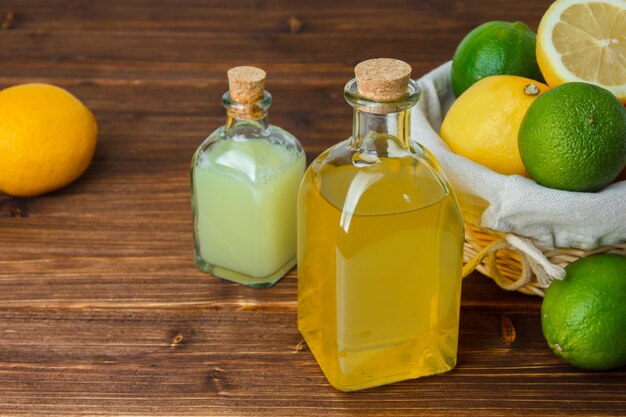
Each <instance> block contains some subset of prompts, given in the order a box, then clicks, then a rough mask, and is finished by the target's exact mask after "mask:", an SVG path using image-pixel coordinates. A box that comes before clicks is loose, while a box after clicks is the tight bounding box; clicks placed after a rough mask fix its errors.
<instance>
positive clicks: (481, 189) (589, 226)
mask: <svg viewBox="0 0 626 417" xmlns="http://www.w3.org/2000/svg"><path fill="white" fill-rule="evenodd" d="M450 68H451V63H450V62H448V63H446V64H444V65H442V66H440V67H439V68H437V69H435V70H433V71H431V72H430V73H428V74H426V75H425V76H424V77H423V78H421V79H420V80H419V83H420V85H421V87H422V89H423V95H422V98H421V100H420V102H419V104H418V105H417V106H416V107H415V109H414V110H413V112H412V115H411V123H412V139H413V140H415V141H417V142H418V143H420V144H422V145H423V146H424V147H426V148H427V149H428V150H430V151H431V152H432V153H433V154H434V155H435V156H436V158H437V159H438V161H439V163H440V164H441V166H442V168H443V170H444V172H445V174H446V176H447V177H448V179H449V181H450V183H451V184H452V187H453V189H454V191H455V192H456V194H457V197H458V198H459V200H461V203H462V204H463V206H464V209H465V212H466V213H465V215H466V220H469V221H470V222H472V223H473V224H478V225H480V226H481V227H483V228H487V229H492V230H495V231H497V232H502V233H505V234H514V235H516V236H522V237H525V238H528V239H530V241H531V242H532V243H533V244H534V245H535V246H536V247H538V248H541V249H544V250H547V249H553V248H580V249H593V248H596V247H598V246H604V245H614V244H616V243H619V242H623V241H626V181H621V182H619V183H614V184H611V185H609V186H607V187H606V188H604V189H603V190H600V191H598V192H595V193H580V192H569V191H561V190H553V189H550V188H546V187H543V186H541V185H539V184H537V183H536V182H535V181H533V180H531V179H528V178H524V177H521V176H518V175H512V176H506V175H501V174H498V173H496V172H494V171H492V170H490V169H488V168H486V167H484V166H482V165H480V164H477V163H474V162H472V161H470V160H469V159H466V158H464V157H462V156H460V155H456V154H454V153H452V152H451V151H450V149H449V148H448V147H447V145H446V144H445V143H444V142H443V140H442V139H441V138H440V137H439V135H438V132H439V128H440V127H441V122H442V120H443V116H444V115H445V113H446V111H447V110H448V109H449V108H450V105H451V104H452V102H453V101H454V94H453V93H452V87H451V85H450ZM474 216H475V217H474ZM468 217H470V218H468ZM471 217H474V218H471Z"/></svg>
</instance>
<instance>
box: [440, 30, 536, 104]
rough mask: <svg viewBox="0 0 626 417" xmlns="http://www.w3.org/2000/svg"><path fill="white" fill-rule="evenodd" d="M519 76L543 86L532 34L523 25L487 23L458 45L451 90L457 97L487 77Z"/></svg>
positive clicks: (469, 34) (453, 63)
mask: <svg viewBox="0 0 626 417" xmlns="http://www.w3.org/2000/svg"><path fill="white" fill-rule="evenodd" d="M503 74H504V75H519V76H520V77H526V78H530V79H532V80H536V81H541V82H543V76H542V75H541V71H540V70H539V65H537V58H536V57H535V32H533V31H532V30H530V28H529V27H528V26H526V24H524V23H522V22H514V23H510V22H499V21H493V22H487V23H483V24H482V25H480V26H478V27H477V28H475V29H474V30H472V31H471V32H470V33H468V34H467V35H466V36H465V38H463V40H462V41H461V43H460V44H459V46H458V47H457V48H456V52H455V53H454V57H453V58H452V89H453V90H454V94H455V95H456V96H457V97H458V96H460V95H461V93H463V92H464V91H465V90H467V89H468V88H470V86H471V85H472V84H474V83H475V82H476V81H478V80H480V79H481V78H484V77H487V76H489V75H503Z"/></svg>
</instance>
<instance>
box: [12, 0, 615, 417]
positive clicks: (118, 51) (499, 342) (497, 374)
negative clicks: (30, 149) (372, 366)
mask: <svg viewBox="0 0 626 417" xmlns="http://www.w3.org/2000/svg"><path fill="white" fill-rule="evenodd" d="M548 5H549V1H546V0H532V1H524V2H521V1H512V2H500V1H496V0H484V1H475V2H470V1H467V2H463V1H456V0H444V1H435V0H429V1H412V0H393V1H387V2H383V1H379V0H360V1H358V2H348V1H343V0H317V1H310V2H304V1H301V2H299V1H290V0H256V1H253V0H238V1H230V0H215V1H207V0H205V1H203V0H160V1H149V0H136V1H123V0H108V1H101V0H97V1H95V0H89V1H88V0H66V1H64V0H19V1H18V0H9V1H0V28H1V29H0V87H2V88H4V87H7V86H9V85H13V84H18V83H24V82H32V81H43V82H50V83H54V84H57V85H59V86H62V87H64V88H67V89H69V90H70V91H72V92H73V93H74V94H76V95H77V96H78V97H80V98H81V99H82V100H83V101H84V102H85V103H86V104H87V105H88V106H89V107H90V108H91V109H92V110H93V112H94V114H95V116H96V118H97V120H98V123H99V128H100V133H99V143H98V148H97V151H96V155H95V158H94V160H93V163H92V164H91V166H90V168H89V169H88V171H87V172H86V174H85V175H84V176H83V177H82V178H81V179H80V180H79V181H77V182H76V183H74V184H72V185H71V186H69V187H67V188H65V189H63V190H61V191H58V192H56V193H52V194H49V195H46V196H43V197H38V198H31V199H14V198H10V197H8V196H0V414H1V415H42V416H43V415H45V416H52V415H163V416H179V415H180V416H182V415H205V416H209V415H210V416H213V415H215V416H218V415H222V416H326V415H328V416H330V415H337V416H412V415H427V416H439V415H440V416H483V415H484V416H498V415H505V414H506V415H510V416H522V415H523V416H531V415H532V416H547V415H587V416H599V415H626V370H625V369H621V370H616V371H612V372H585V371H580V370H577V369H575V368H573V367H570V366H568V365H567V364H565V363H563V362H561V361H560V360H559V359H557V358H556V357H555V356H554V355H553V354H552V353H551V352H550V350H549V349H548V347H547V345H546V343H545V341H544V339H543V337H542V335H541V328H540V318H539V307H540V305H541V300H540V299H538V298H533V297H530V296H525V295H522V294H518V293H507V292H505V291H503V290H500V289H499V288H497V287H496V286H495V284H493V283H492V282H491V281H490V280H488V279H487V278H485V277H483V276H481V275H479V274H474V275H472V276H471V277H470V278H468V279H466V280H465V282H464V288H463V301H462V310H461V317H462V319H461V334H460V346H459V363H458V366H457V367H456V369H454V370H453V371H451V372H449V373H447V374H444V375H439V376H434V377H430V378H423V379H419V380H413V381H406V382H402V383H397V384H394V385H390V386H385V387H380V388H375V389H371V390H367V391H363V392H357V393H351V394H345V393H340V392H338V391H335V390H334V389H333V388H331V387H330V386H329V385H328V384H327V383H326V380H325V378H324V376H323V375H322V372H321V371H320V369H319V367H318V366H317V364H316V363H315V361H314V359H313V356H312V355H311V352H310V351H309V350H308V349H307V347H306V345H305V344H304V343H303V340H302V338H301V337H300V335H299V333H298V330H297V328H296V272H295V271H292V272H291V273H289V275H288V276H287V277H286V278H284V279H283V280H282V281H281V282H279V283H278V284H277V285H276V286H275V287H272V288H269V289H263V290H255V289H250V288H246V287H243V286H238V285H235V284H231V283H228V282H225V281H222V280H219V279H217V278H214V277H211V276H208V275H204V274H202V273H200V272H198V271H197V270H196V268H195V266H194V263H193V258H192V224H191V213H190V201H189V176H188V168H189V161H190V159H191V156H192V154H193V152H194V150H195V148H196V147H197V146H198V145H199V144H200V142H201V141H202V140H203V138H204V137H206V136H207V135H208V133H209V132H210V131H212V130H213V129H215V128H216V127H218V126H219V125H220V124H222V123H223V122H224V109H223V107H222V106H221V103H220V97H221V94H222V93H223V92H224V91H225V90H226V88H227V83H226V76H225V72H226V70H227V69H228V68H229V67H231V66H234V65H240V64H255V65H259V66H261V67H263V68H265V69H266V70H267V71H268V73H269V80H268V83H267V88H268V90H270V91H271V93H272V94H273V95H274V104H273V106H272V108H271V111H270V118H271V121H272V122H273V123H275V124H277V125H280V126H282V127H284V128H286V129H287V130H289V131H291V132H293V133H294V134H295V135H296V136H297V137H299V138H300V139H301V141H302V143H303V144H304V146H305V148H306V150H307V155H308V157H309V161H310V160H311V159H312V158H314V157H315V156H316V155H317V154H319V153H320V152H321V151H322V150H323V149H325V148H327V147H328V146H330V145H331V144H334V143H336V142H338V141H340V140H342V139H344V138H346V137H347V136H348V135H349V134H350V130H351V109H350V108H349V106H348V105H347V104H346V103H345V102H344V99H343V96H342V91H343V86H344V84H345V82H346V81H347V80H348V79H350V78H351V77H352V74H353V72H352V71H353V66H354V65H355V64H356V63H358V62H359V61H361V60H363V59H367V58H372V57H381V56H384V57H387V56H389V57H396V58H400V59H403V60H405V61H407V62H409V63H410V64H411V65H412V66H413V69H414V72H413V74H414V76H415V77H418V76H421V75H423V74H424V73H426V72H427V71H429V70H430V69H432V68H434V67H436V66H438V65H439V64H441V63H443V62H445V61H447V60H449V59H450V57H451V56H452V54H453V52H454V50H455V47H456V45H457V43H458V42H459V41H460V40H461V39H462V37H463V35H464V34H465V33H467V32H468V31H469V30H470V29H472V28H473V27H475V26H477V25H478V24H480V23H482V22H484V21H487V20H494V19H502V20H517V19H519V20H522V21H524V22H526V23H527V24H529V25H530V26H531V27H532V28H535V29H536V27H537V24H538V23H539V20H540V18H541V16H542V14H543V12H544V10H545V9H546V8H547V7H548ZM0 169H2V168H1V167H0Z"/></svg>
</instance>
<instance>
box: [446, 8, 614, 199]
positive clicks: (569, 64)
mask: <svg viewBox="0 0 626 417" xmlns="http://www.w3.org/2000/svg"><path fill="white" fill-rule="evenodd" d="M624 22H626V2H625V1H624V0H600V1H596V0H594V1H593V2H592V1H589V0H558V1H556V2H555V3H554V4H553V5H552V6H551V7H550V8H549V9H548V11H547V12H546V13H545V15H544V16H543V18H542V20H541V24H540V25H539V30H538V34H537V36H536V42H535V34H534V33H533V32H532V31H531V30H530V29H529V28H528V26H526V25H525V24H523V23H521V22H515V23H506V22H488V23H485V24H483V25H481V26H479V27H477V28H476V29H474V30H473V31H471V32H470V33H469V34H468V35H467V36H466V37H465V38H464V39H463V41H462V42H461V43H460V44H459V46H458V48H457V51H456V53H455V54H454V58H453V63H452V76H451V82H452V87H453V90H454V92H455V94H456V95H457V97H458V99H457V100H456V101H455V103H454V104H453V105H452V107H451V108H450V110H449V112H448V114H447V115H446V117H445V119H444V121H443V124H442V127H441V132H440V134H441V137H442V138H443V139H444V140H445V141H446V142H447V143H448V145H449V146H450V149H451V150H452V151H453V152H456V153H458V154H460V155H463V156H465V157H467V158H469V159H471V160H473V161H475V162H478V163H480V164H482V165H485V166H487V167H488V168H491V169H492V170H494V171H496V172H499V173H501V174H505V175H512V174H518V175H524V176H530V177H531V178H533V179H534V180H535V181H536V182H538V183H539V184H541V185H543V186H546V187H550V188H556V189H561V190H567V191H579V192H593V191H597V190H599V189H601V188H603V187H605V186H606V185H608V184H610V183H611V182H613V181H615V180H616V179H617V178H618V175H619V174H620V173H621V172H622V171H623V170H624V168H625V166H626V110H625V109H624V107H623V105H622V104H620V101H621V102H622V103H624V104H626V24H624ZM539 70H540V71H539ZM544 79H545V81H546V82H547V85H545V84H544V83H543V80H544ZM550 88H551V89H552V90H550V91H547V90H549V89H550ZM546 91H547V92H546ZM543 93H546V94H543Z"/></svg>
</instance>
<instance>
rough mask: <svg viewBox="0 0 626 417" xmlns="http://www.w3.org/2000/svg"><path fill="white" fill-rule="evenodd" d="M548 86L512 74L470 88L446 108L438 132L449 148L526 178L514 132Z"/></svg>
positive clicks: (477, 160) (503, 172) (480, 162)
mask: <svg viewBox="0 0 626 417" xmlns="http://www.w3.org/2000/svg"><path fill="white" fill-rule="evenodd" d="M547 90H548V86H547V85H545V84H541V83H539V82H537V81H534V80H531V79H528V78H523V77H517V76H514V75H493V76H490V77H486V78H483V79H482V80H480V81H479V82H477V83H476V84H474V85H472V86H471V87H470V88H469V89H468V90H467V91H466V92H465V93H463V95H461V96H460V97H459V98H458V99H457V100H456V101H455V102H454V103H453V104H452V106H451V107H450V110H449V111H448V113H447V114H446V116H445V118H444V120H443V123H442V125H441V130H440V132H439V134H440V136H441V137H442V138H443V140H444V141H445V142H446V143H447V144H448V146H449V147H450V149H451V150H452V151H453V152H455V153H457V154H459V155H462V156H464V157H466V158H468V159H471V160H472V161H474V162H478V163H479V164H482V165H484V166H486V167H488V168H490V169H492V170H494V171H496V172H499V173H501V174H504V175H513V174H517V175H527V173H526V169H525V168H524V164H523V163H522V160H521V159H520V155H519V150H518V146H517V131H518V129H519V125H520V123H521V122H522V119H523V118H524V114H526V110H527V109H528V107H529V106H530V105H531V104H532V102H533V101H534V100H535V99H536V98H537V97H538V96H539V95H540V94H541V93H543V92H545V91H547Z"/></svg>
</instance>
